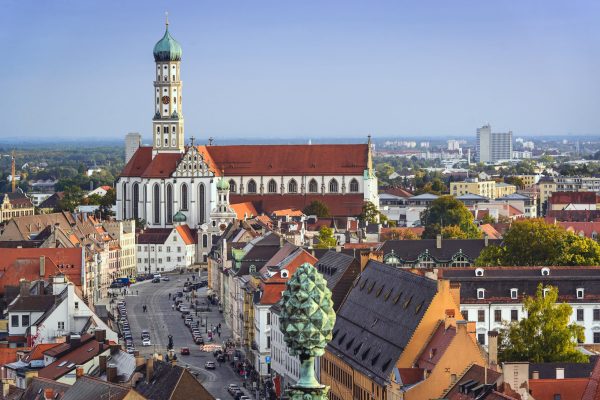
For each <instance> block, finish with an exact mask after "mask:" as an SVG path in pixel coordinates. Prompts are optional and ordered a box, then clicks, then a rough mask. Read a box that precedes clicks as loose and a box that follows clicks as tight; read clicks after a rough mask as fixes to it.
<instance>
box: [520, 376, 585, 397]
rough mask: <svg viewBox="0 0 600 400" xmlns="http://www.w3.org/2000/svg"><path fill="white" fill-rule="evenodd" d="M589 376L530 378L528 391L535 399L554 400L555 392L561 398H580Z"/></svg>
mask: <svg viewBox="0 0 600 400" xmlns="http://www.w3.org/2000/svg"><path fill="white" fill-rule="evenodd" d="M588 382H589V378H566V379H530V380H529V391H530V393H531V396H533V398H535V400H554V399H555V397H554V395H555V394H560V395H561V399H581V398H582V396H583V393H584V391H585V388H586V386H587V384H588Z"/></svg>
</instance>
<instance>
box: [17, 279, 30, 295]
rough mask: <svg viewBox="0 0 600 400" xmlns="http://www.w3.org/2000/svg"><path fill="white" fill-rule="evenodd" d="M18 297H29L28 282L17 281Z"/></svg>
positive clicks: (23, 280)
mask: <svg viewBox="0 0 600 400" xmlns="http://www.w3.org/2000/svg"><path fill="white" fill-rule="evenodd" d="M19 295H20V296H29V282H28V281H26V280H25V279H21V280H20V281H19Z"/></svg>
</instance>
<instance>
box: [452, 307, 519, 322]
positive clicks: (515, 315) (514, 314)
mask: <svg viewBox="0 0 600 400" xmlns="http://www.w3.org/2000/svg"><path fill="white" fill-rule="evenodd" d="M461 313H462V316H463V318H464V320H465V321H471V319H469V310H462V312H461ZM510 320H511V321H518V320H519V310H510ZM477 322H485V310H477ZM494 322H502V310H494Z"/></svg>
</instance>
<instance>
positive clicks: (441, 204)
mask: <svg viewBox="0 0 600 400" xmlns="http://www.w3.org/2000/svg"><path fill="white" fill-rule="evenodd" d="M421 223H422V224H423V225H424V226H425V231H424V232H423V235H422V236H423V238H424V239H434V238H435V237H436V236H437V235H438V234H441V233H442V228H443V227H445V226H456V227H458V228H459V229H460V230H461V231H462V232H463V233H464V237H465V238H479V237H481V232H480V231H479V229H478V228H477V225H475V223H474V222H473V214H471V212H470V211H469V209H468V208H467V207H465V205H464V204H463V203H462V202H461V201H459V200H456V198H454V197H453V196H441V197H438V198H437V199H435V200H434V201H433V202H432V203H431V205H430V206H429V207H428V208H427V209H426V210H425V211H423V213H421Z"/></svg>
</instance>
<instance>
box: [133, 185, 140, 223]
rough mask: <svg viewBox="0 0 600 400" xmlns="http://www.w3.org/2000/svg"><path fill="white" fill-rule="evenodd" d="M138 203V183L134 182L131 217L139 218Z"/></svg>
mask: <svg viewBox="0 0 600 400" xmlns="http://www.w3.org/2000/svg"><path fill="white" fill-rule="evenodd" d="M139 205H140V185H139V184H138V183H137V182H136V183H134V184H133V218H139V217H140V215H139Z"/></svg>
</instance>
